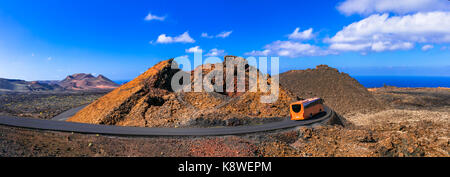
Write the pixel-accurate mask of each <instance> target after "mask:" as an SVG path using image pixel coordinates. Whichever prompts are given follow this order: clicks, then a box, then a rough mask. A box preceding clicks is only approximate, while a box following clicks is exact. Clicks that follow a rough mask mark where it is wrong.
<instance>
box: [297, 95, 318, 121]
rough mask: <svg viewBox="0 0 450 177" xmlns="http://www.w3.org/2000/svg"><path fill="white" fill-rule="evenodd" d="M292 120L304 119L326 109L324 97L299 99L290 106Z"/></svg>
mask: <svg viewBox="0 0 450 177" xmlns="http://www.w3.org/2000/svg"><path fill="white" fill-rule="evenodd" d="M289 111H290V114H291V120H304V119H308V118H312V117H313V116H314V115H316V114H318V113H320V112H322V111H325V109H324V108H323V99H322V98H310V99H306V100H302V101H297V102H294V103H292V104H291V105H290V106H289Z"/></svg>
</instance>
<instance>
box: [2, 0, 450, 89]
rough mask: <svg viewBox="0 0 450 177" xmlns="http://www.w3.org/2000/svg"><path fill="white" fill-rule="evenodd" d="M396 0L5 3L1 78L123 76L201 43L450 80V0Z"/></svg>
mask: <svg viewBox="0 0 450 177" xmlns="http://www.w3.org/2000/svg"><path fill="white" fill-rule="evenodd" d="M398 2H400V3H397V4H389V1H386V0H380V1H371V0H365V1H357V0H339V1H331V0H318V1H283V0H278V1H267V0H258V1H256V0H254V1H253V0H247V1H237V0H236V1H207V0H204V1H196V0H192V1H170V0H165V1H137V0H134V1H133V0H132V1H118V0H108V1H106V0H101V1H100V0H97V1H94V0H91V1H85V0H77V1H69V0H66V1H60V0H41V1H39V2H37V1H33V0H29V1H25V0H15V1H1V2H0V77H1V78H18V79H25V80H55V79H63V78H64V77H65V76H66V75H69V74H73V73H82V72H83V73H93V74H104V75H106V76H107V77H109V78H111V79H113V80H127V79H132V78H134V77H136V76H137V75H139V74H140V73H141V72H143V71H145V70H146V69H147V68H149V67H151V66H153V65H154V64H156V63H157V62H159V61H161V60H165V59H169V58H173V57H178V56H184V55H188V56H190V57H193V55H192V53H189V51H190V50H189V49H191V48H192V49H196V48H195V47H197V46H198V47H197V49H202V50H203V54H205V55H217V56H219V57H223V55H225V54H231V55H238V56H244V57H246V56H250V55H255V56H260V55H267V56H280V71H282V72H283V71H287V70H290V69H305V68H310V67H315V65H318V64H327V65H330V66H332V67H336V68H338V69H340V70H342V71H344V72H348V73H350V74H351V75H434V76H441V75H445V76H450V60H449V59H450V25H449V23H450V2H448V1H446V0H411V1H405V3H407V4H406V5H405V4H402V2H403V1H402V0H399V1H398ZM380 3H381V4H380ZM383 3H384V4H383ZM421 3H422V4H421ZM423 3H426V4H427V5H424V4H423ZM297 28H298V30H297ZM183 34H184V35H183ZM202 34H203V35H202Z"/></svg>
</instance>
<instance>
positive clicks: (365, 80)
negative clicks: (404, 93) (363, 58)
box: [114, 76, 450, 88]
mask: <svg viewBox="0 0 450 177" xmlns="http://www.w3.org/2000/svg"><path fill="white" fill-rule="evenodd" d="M352 77H353V78H355V79H356V80H358V82H359V83H361V84H362V85H363V86H364V87H367V88H374V87H383V86H384V85H387V86H396V87H450V76H352ZM128 81H130V80H115V81H114V82H116V83H117V84H120V85H122V84H124V83H126V82H128Z"/></svg>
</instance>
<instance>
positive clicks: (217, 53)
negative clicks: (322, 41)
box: [205, 48, 226, 57]
mask: <svg viewBox="0 0 450 177" xmlns="http://www.w3.org/2000/svg"><path fill="white" fill-rule="evenodd" d="M224 55H226V53H225V50H220V49H217V48H214V49H211V50H210V51H209V52H208V53H207V54H206V55H205V56H211V57H217V56H224Z"/></svg>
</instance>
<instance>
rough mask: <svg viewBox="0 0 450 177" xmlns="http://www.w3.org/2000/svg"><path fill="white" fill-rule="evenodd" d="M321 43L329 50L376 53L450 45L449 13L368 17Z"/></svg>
mask: <svg viewBox="0 0 450 177" xmlns="http://www.w3.org/2000/svg"><path fill="white" fill-rule="evenodd" d="M324 41H325V42H328V43H330V44H331V45H330V49H332V50H342V51H376V52H381V51H386V50H398V49H404V50H406V49H411V48H413V47H414V44H415V43H445V42H450V12H426V13H416V14H413V15H405V16H392V17H389V15H388V14H383V15H380V14H376V15H371V16H369V17H367V18H365V19H363V20H361V21H358V22H354V23H352V24H350V25H348V26H346V27H344V28H343V29H342V30H341V31H339V32H337V33H336V35H335V36H333V37H332V38H328V39H325V40H324Z"/></svg>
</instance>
